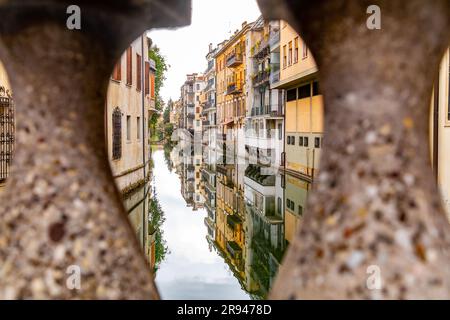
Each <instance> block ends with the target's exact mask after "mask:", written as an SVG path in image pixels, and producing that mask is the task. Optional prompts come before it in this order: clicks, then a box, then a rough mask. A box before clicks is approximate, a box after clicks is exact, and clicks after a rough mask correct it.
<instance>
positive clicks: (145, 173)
mask: <svg viewBox="0 0 450 320" xmlns="http://www.w3.org/2000/svg"><path fill="white" fill-rule="evenodd" d="M145 34H146V33H145V32H144V34H142V35H141V102H142V117H141V119H142V164H143V169H144V202H143V209H142V210H143V211H142V248H143V250H144V253H146V252H145V251H146V250H145V249H146V243H145V238H146V237H145V236H146V232H147V229H146V228H145V226H146V221H145V217H146V215H145V207H146V206H145V202H146V201H145V197H146V194H147V182H146V181H145V179H146V178H147V170H146V165H145V140H146V139H145V78H144V77H145V52H144V35H145ZM148 120H150V119H148Z"/></svg>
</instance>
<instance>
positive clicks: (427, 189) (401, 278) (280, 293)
mask: <svg viewBox="0 0 450 320" xmlns="http://www.w3.org/2000/svg"><path fill="white" fill-rule="evenodd" d="M259 2H260V6H261V9H262V10H263V14H264V15H265V16H266V17H267V18H281V19H284V20H287V21H288V22H289V24H290V25H291V26H293V27H294V28H295V29H296V30H297V31H298V32H299V33H300V35H301V36H302V37H303V38H304V39H305V40H306V42H307V44H308V45H309V48H310V50H311V52H312V54H313V55H314V58H315V60H316V62H317V65H318V68H319V73H320V89H321V91H322V93H323V95H324V103H325V138H324V152H323V156H322V159H321V166H320V174H319V176H318V178H317V179H316V181H315V183H314V187H313V192H312V194H311V196H310V199H309V203H308V207H307V210H306V213H305V218H304V223H303V225H302V227H301V230H300V232H299V233H298V234H297V236H296V238H295V241H294V243H293V244H292V246H291V248H290V250H289V252H288V254H287V257H286V258H285V259H284V262H283V264H282V267H281V269H280V274H279V277H278V279H277V282H276V284H275V287H274V288H273V290H272V294H271V298H275V299H303V298H306V299H308V298H325V299H340V298H342V299H346V298H355V299H360V298H375V299H376V298H382V299H397V298H407V299H411V298H445V299H448V298H449V297H450V268H449V267H448V266H449V265H450V256H449V249H450V227H449V223H448V220H447V219H446V217H445V214H444V211H443V208H442V206H441V203H440V198H439V193H438V190H437V187H436V184H435V180H434V176H433V174H432V171H431V166H430V161H429V142H428V116H429V114H428V111H429V105H430V98H431V91H432V85H433V79H435V78H436V74H437V72H438V64H439V61H440V59H441V58H442V55H443V53H444V51H445V48H447V47H448V45H449V39H450V2H449V1H448V0H435V1H421V0H407V1H406V0H405V1H388V0H386V1H372V2H370V4H376V5H378V6H379V8H380V9H381V30H369V29H368V28H367V26H366V20H367V18H368V17H369V16H370V14H367V13H366V10H367V6H368V5H369V4H368V2H367V1H344V0H331V1H324V0H322V1H275V0H273V1H272V0H260V1H259ZM378 271H379V272H380V277H381V278H380V279H381V288H380V289H379V290H378V289H376V287H377V286H376V285H377V283H376V281H373V280H374V279H375V278H374V277H376V276H377V274H378Z"/></svg>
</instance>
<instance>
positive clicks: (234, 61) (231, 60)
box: [227, 53, 243, 67]
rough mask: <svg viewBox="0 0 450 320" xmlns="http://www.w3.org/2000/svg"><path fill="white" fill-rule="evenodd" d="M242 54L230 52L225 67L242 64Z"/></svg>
mask: <svg viewBox="0 0 450 320" xmlns="http://www.w3.org/2000/svg"><path fill="white" fill-rule="evenodd" d="M242 62H243V59H242V54H240V53H232V54H230V55H229V56H228V57H227V67H235V66H238V65H240V64H242Z"/></svg>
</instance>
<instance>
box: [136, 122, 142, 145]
mask: <svg viewBox="0 0 450 320" xmlns="http://www.w3.org/2000/svg"><path fill="white" fill-rule="evenodd" d="M136 138H137V139H138V140H139V139H141V117H137V118H136Z"/></svg>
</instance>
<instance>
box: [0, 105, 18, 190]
mask: <svg viewBox="0 0 450 320" xmlns="http://www.w3.org/2000/svg"><path fill="white" fill-rule="evenodd" d="M14 129H15V125H14V103H13V99H12V98H11V97H7V96H0V183H3V182H4V181H5V180H6V178H7V177H8V173H9V167H10V164H11V160H12V154H13V150H14Z"/></svg>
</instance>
